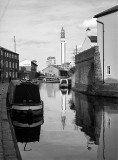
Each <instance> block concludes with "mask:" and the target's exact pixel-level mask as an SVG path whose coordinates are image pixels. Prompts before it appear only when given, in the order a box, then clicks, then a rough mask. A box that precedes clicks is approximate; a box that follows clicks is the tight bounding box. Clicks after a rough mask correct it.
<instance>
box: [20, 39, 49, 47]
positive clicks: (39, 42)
mask: <svg viewBox="0 0 118 160" xmlns="http://www.w3.org/2000/svg"><path fill="white" fill-rule="evenodd" d="M48 43H49V41H39V40H17V45H18V46H23V45H26V46H28V45H29V46H31V45H35V46H39V45H43V44H48Z"/></svg>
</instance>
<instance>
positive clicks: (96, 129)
mask: <svg viewBox="0 0 118 160" xmlns="http://www.w3.org/2000/svg"><path fill="white" fill-rule="evenodd" d="M70 108H71V109H73V110H74V111H75V120H74V121H75V125H76V129H77V128H79V129H80V130H81V131H82V132H84V134H85V137H86V138H87V144H86V146H87V149H88V150H91V149H92V145H98V156H97V157H98V159H99V160H104V159H105V160H106V159H114V160H115V159H118V154H117V147H118V134H117V133H118V99H111V98H103V97H94V96H86V95H84V94H81V93H75V92H72V99H71V100H70Z"/></svg>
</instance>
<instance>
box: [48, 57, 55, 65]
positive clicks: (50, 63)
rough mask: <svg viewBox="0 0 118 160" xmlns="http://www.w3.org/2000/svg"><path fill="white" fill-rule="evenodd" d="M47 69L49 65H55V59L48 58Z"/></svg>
mask: <svg viewBox="0 0 118 160" xmlns="http://www.w3.org/2000/svg"><path fill="white" fill-rule="evenodd" d="M46 64H47V67H48V66H50V65H55V64H56V58H55V57H51V56H50V57H48V58H47V61H46Z"/></svg>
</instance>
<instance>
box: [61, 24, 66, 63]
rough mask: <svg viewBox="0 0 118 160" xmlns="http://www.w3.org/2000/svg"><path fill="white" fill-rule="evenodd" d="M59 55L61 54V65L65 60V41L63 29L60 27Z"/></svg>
mask: <svg viewBox="0 0 118 160" xmlns="http://www.w3.org/2000/svg"><path fill="white" fill-rule="evenodd" d="M60 55H61V65H62V64H63V63H65V62H66V42H65V30H64V29H63V27H62V29H61V39H60Z"/></svg>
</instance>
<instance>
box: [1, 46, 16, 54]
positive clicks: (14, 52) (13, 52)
mask: <svg viewBox="0 0 118 160" xmlns="http://www.w3.org/2000/svg"><path fill="white" fill-rule="evenodd" d="M0 49H2V50H5V51H8V52H11V53H15V54H18V53H16V52H13V51H10V50H8V49H6V48H4V47H1V46H0ZM18 55H19V54H18Z"/></svg>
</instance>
